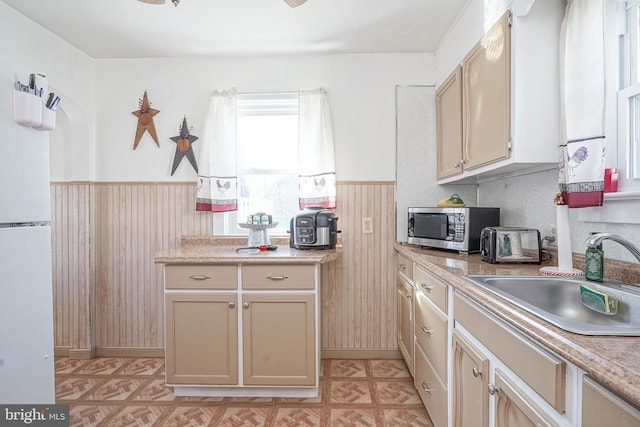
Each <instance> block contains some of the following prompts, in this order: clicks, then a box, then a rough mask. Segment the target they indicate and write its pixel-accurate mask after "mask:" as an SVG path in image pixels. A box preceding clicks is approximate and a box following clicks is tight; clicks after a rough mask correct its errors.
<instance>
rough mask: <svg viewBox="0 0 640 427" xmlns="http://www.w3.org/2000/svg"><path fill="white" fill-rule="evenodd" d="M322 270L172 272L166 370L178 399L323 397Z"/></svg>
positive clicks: (180, 268)
mask: <svg viewBox="0 0 640 427" xmlns="http://www.w3.org/2000/svg"><path fill="white" fill-rule="evenodd" d="M319 268H320V267H319V265H315V264H313V265H299V264H296V265H283V264H277V265H255V264H252V265H177V266H172V265H169V266H166V267H165V310H166V311H165V321H166V362H165V363H166V378H167V384H169V385H172V386H174V393H175V394H176V395H178V396H181V395H182V396H185V395H189V396H198V395H201V396H267V395H268V396H283V397H315V396H317V393H318V370H319V360H320V357H319V343H318V336H319V335H318V331H317V329H318V328H317V325H318V291H317V289H318V283H319V276H320V273H319ZM205 386H209V387H205Z"/></svg>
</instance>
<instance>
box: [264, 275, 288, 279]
mask: <svg viewBox="0 0 640 427" xmlns="http://www.w3.org/2000/svg"><path fill="white" fill-rule="evenodd" d="M288 278H289V276H267V279H269V280H286V279H288Z"/></svg>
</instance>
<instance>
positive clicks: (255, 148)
mask: <svg viewBox="0 0 640 427" xmlns="http://www.w3.org/2000/svg"><path fill="white" fill-rule="evenodd" d="M237 154H238V155H237V162H238V164H237V170H238V210H237V211H235V212H226V213H224V214H223V215H222V217H223V218H222V219H221V221H220V222H218V223H216V224H215V225H216V234H226V235H243V234H247V233H248V231H247V230H246V229H243V228H240V227H239V226H238V223H243V222H247V216H248V215H251V214H254V213H256V212H264V213H266V214H269V215H272V218H273V221H274V222H277V223H278V226H277V228H274V229H271V230H269V234H270V235H278V234H280V235H283V234H285V233H286V231H287V230H288V229H289V221H290V219H291V218H292V217H293V216H294V215H295V214H296V213H298V211H299V208H298V206H299V205H298V170H297V168H298V94H297V93H279V94H239V95H238V104H237Z"/></svg>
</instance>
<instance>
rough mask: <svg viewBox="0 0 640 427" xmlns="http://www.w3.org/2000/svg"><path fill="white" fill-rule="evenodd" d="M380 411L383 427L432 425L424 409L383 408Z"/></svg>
mask: <svg viewBox="0 0 640 427" xmlns="http://www.w3.org/2000/svg"><path fill="white" fill-rule="evenodd" d="M382 413H383V418H384V426H385V427H396V426H397V427H400V426H406V427H433V424H432V423H431V419H430V418H429V416H428V415H427V413H426V411H424V410H421V409H385V410H383V411H382Z"/></svg>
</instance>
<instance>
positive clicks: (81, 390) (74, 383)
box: [56, 378, 107, 401]
mask: <svg viewBox="0 0 640 427" xmlns="http://www.w3.org/2000/svg"><path fill="white" fill-rule="evenodd" d="M59 381H60V382H58V380H57V381H56V400H65V401H66V400H77V399H78V398H80V397H81V396H83V395H84V394H86V393H87V392H89V390H91V389H92V388H94V387H95V386H97V385H98V384H101V383H104V382H105V381H107V379H106V378H66V379H60V380H59Z"/></svg>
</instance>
